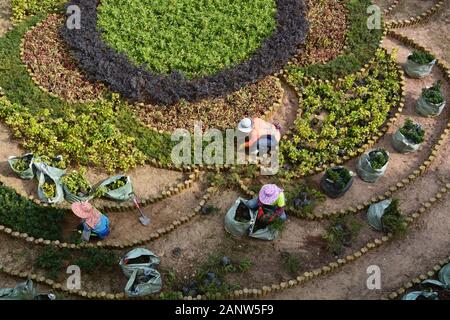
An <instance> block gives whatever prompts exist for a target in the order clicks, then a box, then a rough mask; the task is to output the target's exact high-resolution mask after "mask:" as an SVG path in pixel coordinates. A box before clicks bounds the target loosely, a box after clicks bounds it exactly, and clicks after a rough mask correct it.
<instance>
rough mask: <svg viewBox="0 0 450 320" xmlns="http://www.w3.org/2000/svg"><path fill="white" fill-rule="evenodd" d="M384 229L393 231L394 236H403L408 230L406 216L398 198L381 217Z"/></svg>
mask: <svg viewBox="0 0 450 320" xmlns="http://www.w3.org/2000/svg"><path fill="white" fill-rule="evenodd" d="M381 222H382V225H383V231H385V232H391V233H392V234H393V235H394V237H403V236H404V235H405V234H406V232H407V231H408V229H407V227H406V223H405V217H404V216H403V215H402V213H401V212H400V209H399V207H398V199H393V200H392V202H391V204H390V205H389V207H387V208H386V209H385V210H384V214H383V216H382V217H381Z"/></svg>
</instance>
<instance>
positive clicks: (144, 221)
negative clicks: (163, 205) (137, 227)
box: [131, 193, 150, 226]
mask: <svg viewBox="0 0 450 320" xmlns="http://www.w3.org/2000/svg"><path fill="white" fill-rule="evenodd" d="M131 196H132V197H133V202H134V205H135V206H136V208H137V209H138V210H139V213H140V217H139V221H140V222H141V223H142V225H144V226H148V225H149V224H150V218H149V217H147V216H146V215H145V214H144V213H143V212H142V209H141V206H140V204H139V199H138V197H137V196H136V195H135V194H134V193H132V194H131Z"/></svg>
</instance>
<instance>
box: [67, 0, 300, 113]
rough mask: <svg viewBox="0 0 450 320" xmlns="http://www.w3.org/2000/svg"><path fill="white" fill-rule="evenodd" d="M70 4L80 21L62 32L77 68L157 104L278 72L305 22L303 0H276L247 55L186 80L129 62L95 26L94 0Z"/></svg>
mask: <svg viewBox="0 0 450 320" xmlns="http://www.w3.org/2000/svg"><path fill="white" fill-rule="evenodd" d="M71 4H75V5H77V6H79V7H80V9H81V11H82V12H84V15H83V27H82V29H80V30H77V29H73V30H70V29H68V28H66V27H63V28H62V29H61V34H62V36H63V38H64V40H65V41H66V43H67V44H68V45H69V47H70V48H71V50H72V51H73V55H74V56H75V58H76V59H77V60H78V62H79V64H80V66H81V67H82V69H83V70H84V71H86V72H87V73H88V74H90V75H92V76H93V77H95V79H97V80H99V81H102V82H104V83H107V84H108V85H109V86H110V89H111V90H113V91H115V92H120V93H121V94H122V95H124V96H125V97H127V98H130V99H132V100H138V101H147V102H151V103H156V104H162V105H172V104H174V103H176V102H178V101H179V100H180V99H185V100H188V101H195V100H199V99H204V98H207V97H217V96H223V95H224V94H229V93H231V92H233V91H236V90H238V89H240V88H242V87H243V86H244V85H247V84H249V83H254V82H255V81H258V80H261V79H262V78H264V77H266V76H268V75H270V74H273V73H275V72H277V71H278V70H280V69H281V68H282V67H283V66H284V65H285V64H286V63H287V62H288V60H289V59H290V57H291V56H292V55H294V54H295V53H296V50H297V46H298V45H299V44H301V43H302V42H303V41H304V39H305V37H306V33H307V28H308V24H307V22H306V20H305V19H304V18H303V15H304V10H305V8H304V5H303V1H302V0H277V8H278V11H277V22H278V26H277V29H276V31H275V32H274V33H273V35H272V36H270V37H269V38H268V39H266V40H265V41H264V43H263V44H262V46H261V47H260V48H259V49H257V50H256V51H255V53H254V54H253V55H252V57H250V59H248V60H247V61H245V62H243V63H240V64H238V65H236V66H234V67H231V68H229V69H225V70H223V71H221V72H219V73H218V74H216V75H213V76H205V77H201V78H194V79H192V80H189V79H187V78H186V77H185V76H184V75H182V74H181V73H178V72H175V71H174V72H173V73H171V74H169V75H158V74H155V73H153V72H149V71H147V70H145V68H143V67H136V66H134V65H133V64H132V63H130V61H129V60H128V59H127V58H126V57H125V56H123V55H122V54H119V53H118V52H116V51H115V50H113V49H112V48H110V47H109V46H108V45H107V44H106V43H105V42H104V41H103V40H102V35H101V34H100V33H99V31H98V30H97V1H95V0H76V1H72V2H71Z"/></svg>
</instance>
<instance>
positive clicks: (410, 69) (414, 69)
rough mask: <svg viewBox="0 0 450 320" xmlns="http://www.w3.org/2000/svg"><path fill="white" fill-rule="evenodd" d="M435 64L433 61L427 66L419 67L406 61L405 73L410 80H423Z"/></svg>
mask: <svg viewBox="0 0 450 320" xmlns="http://www.w3.org/2000/svg"><path fill="white" fill-rule="evenodd" d="M435 64H436V60H433V61H431V62H430V63H428V64H424V65H421V64H418V63H415V62H414V61H412V60H410V59H408V60H407V61H406V64H405V72H406V74H407V75H408V76H410V77H411V78H424V77H426V76H428V75H429V74H430V73H431V71H432V70H433V66H434V65H435Z"/></svg>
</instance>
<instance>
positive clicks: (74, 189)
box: [61, 167, 92, 195]
mask: <svg viewBox="0 0 450 320" xmlns="http://www.w3.org/2000/svg"><path fill="white" fill-rule="evenodd" d="M61 182H62V183H63V184H64V185H65V186H66V188H67V189H68V190H69V191H70V192H71V193H72V194H78V193H82V194H85V195H86V194H89V193H90V192H91V189H92V188H91V184H90V183H89V181H88V180H87V177H86V168H84V167H82V168H80V169H79V170H78V171H77V170H73V171H72V172H70V173H69V174H66V175H65V176H63V177H62V178H61Z"/></svg>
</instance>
